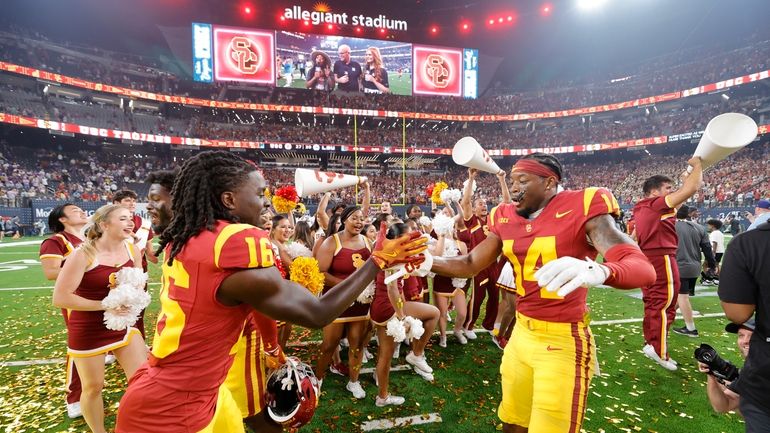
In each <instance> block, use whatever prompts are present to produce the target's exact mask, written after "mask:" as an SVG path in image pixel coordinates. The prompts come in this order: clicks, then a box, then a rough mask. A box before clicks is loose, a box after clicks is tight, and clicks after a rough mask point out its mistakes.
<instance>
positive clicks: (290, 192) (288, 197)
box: [273, 186, 299, 213]
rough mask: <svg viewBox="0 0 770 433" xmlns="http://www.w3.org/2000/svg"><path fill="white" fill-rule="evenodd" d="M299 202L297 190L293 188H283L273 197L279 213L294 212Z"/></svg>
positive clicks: (274, 205)
mask: <svg viewBox="0 0 770 433" xmlns="http://www.w3.org/2000/svg"><path fill="white" fill-rule="evenodd" d="M298 201H299V196H298V195H297V189H296V188H294V187H293V186H282V187H280V188H278V189H277V190H276V191H275V195H273V207H274V208H275V210H276V211H277V212H278V213H289V212H291V211H293V210H294V208H295V207H296V206H297V202H298Z"/></svg>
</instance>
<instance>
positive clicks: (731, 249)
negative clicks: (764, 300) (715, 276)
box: [717, 237, 759, 304]
mask: <svg viewBox="0 0 770 433" xmlns="http://www.w3.org/2000/svg"><path fill="white" fill-rule="evenodd" d="M741 241H742V239H741V238H740V237H736V238H735V239H733V240H732V242H730V245H729V246H728V247H727V250H726V251H725V256H724V259H723V261H722V269H721V271H720V273H719V289H718V291H717V293H718V294H719V299H720V300H721V301H722V302H728V303H731V304H756V303H757V293H758V291H759V286H758V284H757V281H755V280H754V278H753V277H752V276H751V272H750V271H749V269H748V268H747V267H746V265H747V260H746V257H745V252H744V251H743V242H741Z"/></svg>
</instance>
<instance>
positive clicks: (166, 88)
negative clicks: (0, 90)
mask: <svg viewBox="0 0 770 433" xmlns="http://www.w3.org/2000/svg"><path fill="white" fill-rule="evenodd" d="M0 59H2V60H3V61H6V62H11V63H15V64H20V65H23V66H30V67H35V68H39V69H42V70H46V71H51V72H55V73H60V74H66V75H70V76H74V77H77V78H83V79H87V80H91V81H95V82H100V83H104V84H111V85H116V86H122V87H128V88H132V89H136V90H144V91H151V92H162V93H167V94H174V95H179V96H192V97H200V98H207V99H215V100H240V101H247V102H284V101H286V100H287V98H286V96H285V94H284V92H286V91H289V92H291V99H292V103H296V104H300V105H313V106H329V107H339V108H343V107H344V108H362V109H380V110H393V111H413V112H423V113H445V114H510V113H532V112H547V111H556V110H563V109H569V108H579V107H587V106H593V105H602V104H608V103H613V102H623V101H628V100H633V99H637V98H642V97H649V96H654V95H660V94H664V93H668V92H673V91H679V90H684V89H689V88H692V87H695V86H699V85H703V84H708V83H713V82H716V81H720V80H725V79H730V78H734V77H737V76H742V75H746V74H749V73H753V72H759V71H763V70H766V69H768V68H770V60H768V59H770V41H765V40H753V41H744V42H743V44H742V45H741V47H740V48H737V49H735V47H727V46H724V47H711V46H710V47H702V48H701V49H692V50H688V51H686V52H684V53H676V55H673V54H672V55H667V56H662V57H659V58H657V59H651V60H650V61H646V62H644V63H643V65H644V66H640V65H627V66H626V67H625V70H624V69H619V70H618V71H617V72H616V74H615V75H614V76H613V77H588V78H587V77H573V79H572V80H571V81H569V82H564V81H562V82H559V83H550V85H544V86H543V89H547V90H539V91H528V92H519V93H509V94H503V95H494V96H492V95H490V96H488V97H483V98H480V99H476V100H467V99H466V100H462V99H457V98H438V97H433V98H424V97H411V96H398V95H356V94H345V93H336V92H335V93H332V94H326V93H311V92H300V93H297V92H296V91H292V90H281V89H280V88H275V89H272V91H271V92H268V93H265V92H254V93H250V92H246V93H245V94H244V93H243V92H242V91H241V89H244V88H248V87H249V86H248V85H247V84H244V83H233V84H232V86H233V90H231V91H229V90H228V86H227V85H225V84H218V85H213V86H212V85H210V84H201V83H194V82H192V81H190V80H187V79H185V78H181V77H180V76H178V75H175V74H174V73H173V72H171V71H167V70H163V69H162V65H160V64H159V62H158V61H157V60H155V59H152V58H149V57H145V56H138V55H132V54H125V53H113V52H109V51H105V50H101V49H98V48H93V47H82V46H78V45H75V44H71V43H67V42H59V41H53V40H51V39H48V38H46V37H45V36H44V35H41V34H39V33H30V32H28V31H25V30H24V29H16V28H11V29H7V31H6V32H2V33H0ZM252 87H253V86H252ZM501 89H502V88H499V89H498V90H497V91H496V92H497V93H499V92H501V91H502V90H501ZM491 93H493V92H491Z"/></svg>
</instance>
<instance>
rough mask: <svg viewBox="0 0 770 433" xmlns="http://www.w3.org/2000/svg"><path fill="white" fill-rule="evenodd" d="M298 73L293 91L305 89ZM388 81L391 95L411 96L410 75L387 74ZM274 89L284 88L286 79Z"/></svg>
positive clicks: (292, 84) (292, 85)
mask: <svg viewBox="0 0 770 433" xmlns="http://www.w3.org/2000/svg"><path fill="white" fill-rule="evenodd" d="M298 77H299V72H296V73H295V74H294V79H293V80H292V82H291V87H293V88H295V89H304V88H305V79H304V78H298ZM388 81H389V84H390V91H391V93H393V94H396V95H411V94H412V79H411V78H410V75H408V74H404V75H403V76H402V77H401V78H399V77H398V74H397V73H393V74H389V76H388ZM275 85H276V87H285V86H286V79H285V78H279V79H278V80H277V81H276V84H275Z"/></svg>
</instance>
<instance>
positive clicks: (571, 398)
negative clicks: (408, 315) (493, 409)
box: [432, 153, 655, 433]
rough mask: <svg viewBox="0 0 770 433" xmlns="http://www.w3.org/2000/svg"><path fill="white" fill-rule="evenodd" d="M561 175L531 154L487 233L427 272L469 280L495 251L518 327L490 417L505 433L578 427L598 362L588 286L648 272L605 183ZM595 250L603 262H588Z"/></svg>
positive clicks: (552, 162) (624, 281)
mask: <svg viewBox="0 0 770 433" xmlns="http://www.w3.org/2000/svg"><path fill="white" fill-rule="evenodd" d="M562 178H563V171H562V167H561V164H560V163H559V161H558V160H557V159H556V158H555V157H554V156H552V155H547V154H543V153H534V154H531V155H527V156H525V157H523V158H521V159H520V160H519V161H517V162H516V164H515V165H514V166H513V169H512V170H511V190H510V192H511V198H512V200H513V203H504V204H501V205H499V206H497V207H496V208H494V209H492V211H491V212H490V215H489V235H488V236H487V238H486V239H485V240H484V241H483V242H482V243H481V244H479V245H478V246H477V247H476V248H474V249H473V251H471V253H470V254H468V255H466V256H459V257H455V258H440V257H436V258H435V260H434V263H433V268H432V271H433V272H435V273H437V274H440V275H446V276H451V277H458V278H462V277H465V278H467V277H471V276H473V275H475V274H477V273H479V272H481V271H482V270H483V269H486V268H488V267H489V266H490V265H491V264H492V263H493V262H494V261H495V260H496V259H497V257H498V255H499V254H500V253H501V252H502V254H503V255H505V257H506V258H507V259H508V261H509V262H510V263H511V266H512V267H513V271H514V277H515V282H516V296H517V299H516V308H517V313H516V316H517V317H516V325H515V326H514V330H513V335H512V336H511V340H510V342H509V343H508V345H507V346H506V348H505V351H504V355H503V359H502V365H501V366H500V372H501V375H502V380H501V382H502V388H503V389H502V394H503V396H502V401H501V402H500V406H499V408H498V416H499V417H500V419H501V420H502V421H503V431H504V432H527V431H533V432H537V433H556V432H562V433H563V432H567V431H580V426H581V424H582V421H583V415H584V413H585V408H586V397H587V394H588V387H589V384H590V381H591V376H592V375H593V371H594V366H595V364H596V357H595V349H594V341H593V337H592V335H591V330H590V328H589V327H588V314H587V313H588V309H587V306H586V296H587V292H588V290H587V288H588V287H591V286H595V285H598V284H602V283H604V284H608V285H611V286H614V287H617V288H621V289H631V288H636V287H640V286H642V285H645V284H649V283H651V282H652V281H654V279H655V271H654V269H653V267H652V265H651V264H650V263H649V261H647V259H646V258H645V257H644V255H643V254H642V253H641V251H640V250H639V248H638V247H637V246H636V244H635V243H634V242H633V241H632V240H631V239H630V238H629V237H628V236H626V235H625V234H623V233H621V232H620V231H618V229H617V227H616V225H615V223H614V220H613V218H612V215H613V214H615V213H617V212H618V204H617V201H616V200H615V198H614V197H613V196H612V194H611V193H610V192H609V191H607V190H606V189H603V188H587V189H585V190H578V191H561V192H558V193H557V191H558V187H559V183H560V182H561V180H562ZM597 252H598V253H601V254H602V255H603V256H604V263H603V264H598V263H596V262H594V260H593V259H594V258H595V257H596V256H597Z"/></svg>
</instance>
